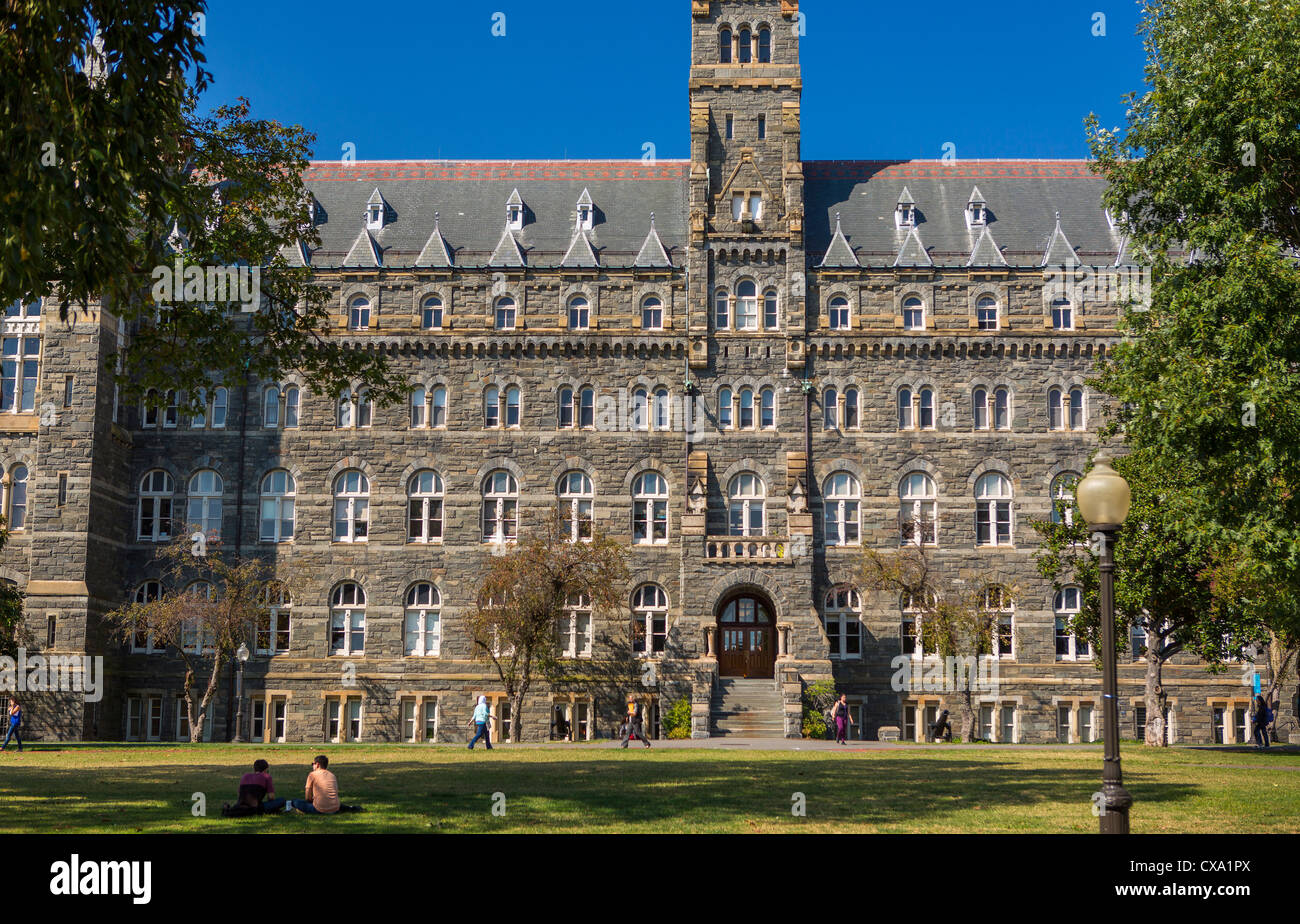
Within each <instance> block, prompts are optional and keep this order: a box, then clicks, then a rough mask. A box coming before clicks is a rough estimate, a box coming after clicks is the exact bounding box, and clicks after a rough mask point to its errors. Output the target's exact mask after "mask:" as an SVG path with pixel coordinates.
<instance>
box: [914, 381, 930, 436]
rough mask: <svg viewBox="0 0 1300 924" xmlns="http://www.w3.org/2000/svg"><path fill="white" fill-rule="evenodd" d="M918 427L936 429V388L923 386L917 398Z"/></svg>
mask: <svg viewBox="0 0 1300 924" xmlns="http://www.w3.org/2000/svg"><path fill="white" fill-rule="evenodd" d="M916 405H917V406H916V411H917V427H918V428H919V429H921V430H933V429H934V389H933V388H922V389H921V390H920V391H919V392H917V399H916Z"/></svg>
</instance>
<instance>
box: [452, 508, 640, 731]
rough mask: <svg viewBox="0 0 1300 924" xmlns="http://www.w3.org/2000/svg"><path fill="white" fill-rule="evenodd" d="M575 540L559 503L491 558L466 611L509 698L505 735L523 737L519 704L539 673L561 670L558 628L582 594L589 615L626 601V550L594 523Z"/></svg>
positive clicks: (609, 611)
mask: <svg viewBox="0 0 1300 924" xmlns="http://www.w3.org/2000/svg"><path fill="white" fill-rule="evenodd" d="M591 532H592V535H591V538H590V539H581V540H579V541H576V542H575V541H572V540H571V539H570V535H571V534H570V531H569V524H568V523H566V522H564V521H563V520H562V519H561V517H560V514H559V511H558V510H557V511H556V513H555V515H554V516H553V517H552V518H551V519H550V520H549V521H548V522H547V523H545V524H544V525H543V526H542V528H541V530H540V531H539V532H537V533H536V534H534V535H531V536H529V537H528V538H526V539H522V540H520V542H519V543H518V544H516V545H512V546H510V547H508V548H506V549H505V550H504V551H503V552H502V554H500V555H497V556H495V557H494V558H493V559H492V563H491V565H490V566H489V567H488V571H487V574H486V575H484V578H483V581H482V583H481V584H480V585H479V590H478V596H477V600H476V606H475V609H474V611H473V612H471V613H470V615H469V618H468V628H469V632H470V635H471V637H472V638H473V640H474V648H475V654H476V655H477V656H478V657H480V658H485V659H487V660H488V661H490V662H491V664H492V666H493V668H494V669H495V670H496V672H497V676H498V677H499V678H500V680H501V683H502V685H503V686H504V687H505V692H506V697H507V698H508V699H509V702H510V717H511V722H510V740H511V741H521V740H523V727H524V704H525V702H526V700H527V696H528V692H529V689H530V688H531V687H532V684H533V682H534V680H535V679H536V678H537V677H539V676H546V675H548V674H556V673H559V672H560V670H561V664H560V659H561V647H560V644H559V640H558V634H559V633H558V630H559V627H560V625H561V623H562V620H563V619H564V618H565V616H566V609H567V608H568V607H569V605H570V603H571V602H576V601H578V600H579V599H582V598H585V601H584V606H586V605H588V604H589V606H590V612H591V618H592V620H593V622H594V621H596V620H600V619H602V618H607V617H609V616H611V615H614V614H619V615H623V613H624V610H625V609H626V607H627V591H628V588H627V583H628V570H627V550H626V549H625V548H624V547H623V546H622V545H620V544H619V543H617V542H615V541H614V540H613V539H610V538H609V537H608V536H606V535H605V534H604V533H602V532H600V531H599V530H596V529H593V530H592V531H591Z"/></svg>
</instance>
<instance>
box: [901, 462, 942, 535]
mask: <svg viewBox="0 0 1300 924" xmlns="http://www.w3.org/2000/svg"><path fill="white" fill-rule="evenodd" d="M898 502H899V503H898V535H899V539H900V542H901V544H902V545H918V546H920V545H935V544H937V543H938V541H939V499H938V495H937V494H936V492H935V487H934V479H933V478H931V477H930V476H929V475H927V474H926V473H925V472H909V473H908V474H906V475H904V476H903V479H902V481H900V482H899V483H898Z"/></svg>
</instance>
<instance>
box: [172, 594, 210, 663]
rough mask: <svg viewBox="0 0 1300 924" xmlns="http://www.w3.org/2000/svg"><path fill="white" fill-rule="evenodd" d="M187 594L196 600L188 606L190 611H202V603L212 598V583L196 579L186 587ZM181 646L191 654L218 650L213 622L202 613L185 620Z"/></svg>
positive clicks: (182, 628)
mask: <svg viewBox="0 0 1300 924" xmlns="http://www.w3.org/2000/svg"><path fill="white" fill-rule="evenodd" d="M185 594H186V595H187V596H189V597H192V598H194V601H195V602H194V603H192V604H190V605H189V606H188V607H187V608H188V609H189V611H190V612H196V611H197V612H199V613H202V612H203V610H202V604H203V603H205V602H207V601H210V600H211V599H212V585H211V584H209V583H208V582H207V581H195V582H194V583H193V584H191V585H190V586H189V587H186V588H185ZM181 647H182V648H184V649H185V650H186V651H188V652H190V653H191V654H199V653H200V652H202V653H203V654H207V653H209V652H213V651H216V634H215V633H214V632H213V630H212V626H211V624H209V623H208V622H207V621H206V620H205V619H203V617H202V616H201V615H200V616H195V617H194V618H192V619H187V620H185V621H184V623H182V625H181Z"/></svg>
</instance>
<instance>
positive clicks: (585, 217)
mask: <svg viewBox="0 0 1300 924" xmlns="http://www.w3.org/2000/svg"><path fill="white" fill-rule="evenodd" d="M595 219H596V207H595V206H594V205H593V204H592V201H591V193H589V192H588V191H587V190H585V189H584V190H583V191H582V195H581V196H580V197H579V198H578V230H579V231H590V230H591V226H592V225H593V224H595Z"/></svg>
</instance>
